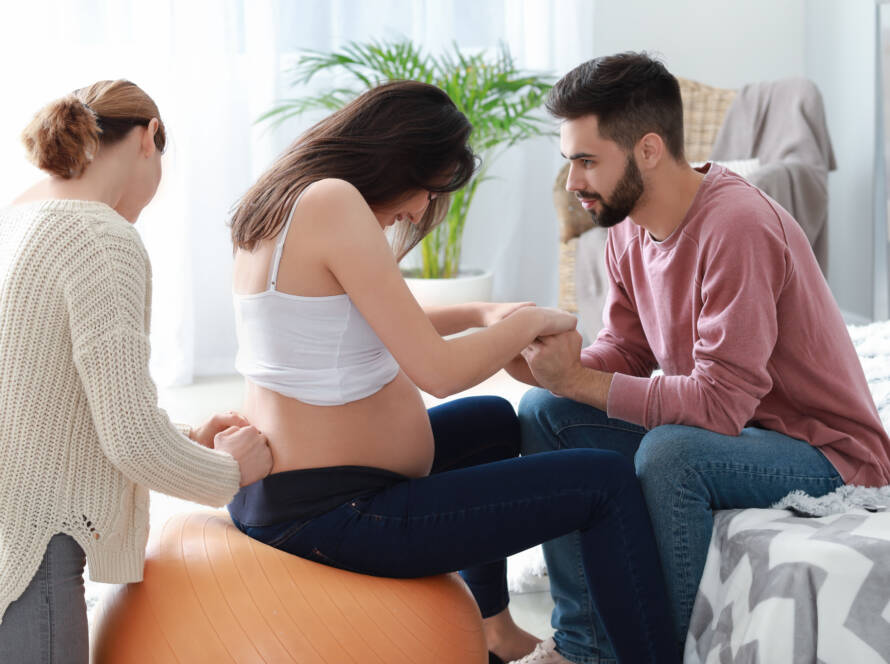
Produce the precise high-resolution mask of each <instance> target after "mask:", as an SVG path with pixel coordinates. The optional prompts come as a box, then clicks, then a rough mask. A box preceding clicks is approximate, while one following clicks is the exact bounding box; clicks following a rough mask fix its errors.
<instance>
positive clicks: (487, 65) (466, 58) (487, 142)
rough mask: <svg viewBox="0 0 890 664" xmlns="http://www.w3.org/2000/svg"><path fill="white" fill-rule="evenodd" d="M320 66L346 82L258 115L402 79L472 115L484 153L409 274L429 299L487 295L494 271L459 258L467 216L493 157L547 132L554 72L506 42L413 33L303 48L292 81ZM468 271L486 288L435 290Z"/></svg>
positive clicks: (270, 117)
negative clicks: (524, 60) (474, 47)
mask: <svg viewBox="0 0 890 664" xmlns="http://www.w3.org/2000/svg"><path fill="white" fill-rule="evenodd" d="M321 72H330V73H332V74H340V75H341V76H340V78H338V79H337V80H338V81H342V80H346V81H347V83H346V85H345V86H336V87H334V86H332V87H331V88H330V89H328V90H325V91H323V92H320V93H317V94H313V95H306V96H300V97H295V98H291V99H285V100H282V101H281V102H279V103H278V104H277V105H276V106H275V107H274V108H272V109H271V110H269V111H268V112H267V113H265V114H264V115H262V116H261V117H260V118H259V120H258V121H260V122H262V121H271V122H273V123H276V124H277V123H281V122H283V121H285V120H287V119H288V118H291V117H294V116H297V115H300V114H302V113H305V112H307V111H311V110H319V109H322V110H329V111H333V110H336V109H339V108H340V107H342V106H343V105H344V104H346V103H347V102H348V101H350V100H352V99H353V98H354V97H356V96H357V95H358V94H360V92H362V91H364V90H366V89H368V88H371V87H374V86H376V85H378V84H380V83H382V82H385V81H389V80H397V79H411V80H417V81H423V82H425V83H430V84H433V85H436V86H438V87H439V88H441V89H442V90H444V91H445V92H446V93H448V95H449V96H450V97H451V99H452V100H453V101H454V103H455V104H456V105H457V107H458V108H459V109H460V110H461V111H462V112H463V113H464V115H466V116H467V119H468V120H469V121H470V123H471V124H472V125H473V133H472V136H471V137H470V143H471V145H472V147H473V150H474V151H475V152H476V153H477V154H478V155H479V156H480V157H481V160H482V161H481V166H480V168H479V170H478V171H477V172H476V174H475V175H474V177H473V178H472V179H471V180H470V182H469V183H468V184H467V185H466V186H465V187H464V188H463V189H461V190H459V191H456V192H454V194H453V195H452V199H451V206H450V208H449V210H448V213H447V215H446V217H445V220H444V221H443V222H442V223H441V224H440V225H439V226H438V227H437V228H436V229H435V230H434V231H433V232H432V233H430V234H429V235H428V236H427V237H426V238H424V240H423V241H422V242H421V244H420V258H421V265H420V267H419V268H417V269H414V270H405V276H406V277H407V278H408V281H409V285H410V286H411V287H412V290H413V291H414V293H415V295H416V296H417V297H418V299H419V300H421V302H422V303H424V304H446V303H452V302H454V301H466V300H468V299H469V300H476V299H490V295H491V273H482V274H480V272H482V271H472V270H468V269H464V268H462V267H461V265H460V254H461V243H462V239H463V230H464V224H465V223H466V219H467V214H468V212H469V210H470V205H471V204H472V202H473V198H474V197H475V195H476V191H477V189H478V187H479V185H480V184H481V183H482V182H484V181H485V180H487V179H488V176H487V172H488V168H489V166H490V165H491V164H492V162H493V161H495V160H496V159H497V157H498V156H499V155H500V154H501V153H502V152H503V151H504V150H506V149H507V148H509V147H510V146H511V145H514V144H516V143H518V142H520V141H523V140H525V139H528V138H531V137H534V136H539V135H541V134H544V133H547V132H548V129H547V124H546V122H545V120H544V118H542V117H541V115H540V114H539V113H538V109H539V107H540V106H541V105H542V104H543V102H544V98H545V96H546V94H547V92H548V91H549V90H550V88H551V83H550V77H548V76H545V75H539V74H534V73H529V72H523V71H520V70H518V69H517V68H516V66H515V63H514V60H513V58H512V56H511V55H510V52H509V50H508V48H507V47H506V46H505V45H501V46H500V47H499V48H498V49H497V52H496V53H494V54H493V55H488V54H486V53H474V54H468V53H465V52H462V51H461V50H460V49H459V48H458V47H457V45H454V46H453V47H452V48H451V50H449V51H446V52H444V53H442V54H441V55H439V56H437V57H434V56H431V55H429V54H426V53H424V52H423V51H422V50H421V49H420V48H418V47H417V46H416V45H414V44H413V43H411V42H410V41H397V42H369V43H359V42H350V43H349V44H347V45H346V46H344V47H343V48H342V49H340V50H338V51H334V52H330V53H328V52H320V51H306V52H305V53H304V54H303V55H302V56H301V57H300V58H299V60H298V61H297V63H296V65H295V66H294V68H293V70H292V74H293V79H292V80H293V83H292V85H293V86H294V87H301V86H305V85H306V84H308V83H309V81H311V80H312V79H313V78H314V77H315V76H316V75H317V74H319V73H321ZM474 272H475V274H474ZM463 276H467V277H468V279H466V280H462V281H463V284H466V285H470V286H474V287H477V288H478V287H479V286H480V285H481V288H482V291H483V292H482V293H480V292H478V290H477V291H475V292H474V291H473V290H467V286H466V285H463V288H462V290H463V292H462V293H459V294H445V295H442V294H441V293H440V292H437V291H439V290H440V289H441V288H442V286H443V285H445V284H447V283H449V282H454V280H455V278H457V277H463ZM454 285H457V284H454ZM458 290H461V287H458ZM485 290H487V294H486V293H485V292H484V291H485Z"/></svg>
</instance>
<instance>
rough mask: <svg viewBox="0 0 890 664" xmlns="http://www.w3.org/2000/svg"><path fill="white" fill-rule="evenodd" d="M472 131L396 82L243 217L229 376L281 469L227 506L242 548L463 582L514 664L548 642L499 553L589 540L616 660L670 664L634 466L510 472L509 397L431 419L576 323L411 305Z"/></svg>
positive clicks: (567, 457) (515, 462)
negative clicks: (413, 274) (566, 539)
mask: <svg viewBox="0 0 890 664" xmlns="http://www.w3.org/2000/svg"><path fill="white" fill-rule="evenodd" d="M471 130H472V127H471V126H470V124H469V123H468V121H467V120H466V118H465V117H464V115H463V114H462V113H460V112H459V111H458V109H457V108H456V107H455V106H454V104H453V103H452V102H451V100H450V99H449V98H448V96H447V95H446V94H445V93H444V92H442V91H441V90H439V89H438V88H436V87H434V86H430V85H426V84H423V83H418V82H412V81H399V82H392V83H387V84H384V85H381V86H379V87H377V88H374V89H372V90H370V91H368V92H366V93H365V94H363V95H361V96H360V97H359V98H357V99H356V100H355V101H354V102H352V103H351V104H349V105H347V106H346V107H345V108H343V109H342V110H340V111H338V112H336V113H334V114H333V115H331V116H329V117H328V118H326V119H324V120H322V121H321V122H320V123H318V124H317V125H315V126H314V127H312V128H311V129H309V130H308V131H307V132H306V133H305V134H304V135H302V136H301V137H299V138H298V139H297V140H296V141H295V143H294V144H293V145H292V146H291V147H290V148H289V149H288V150H287V151H286V152H285V153H284V154H283V155H282V156H281V157H280V158H279V159H278V161H277V162H276V163H274V164H273V165H272V167H271V168H270V169H269V170H268V172H266V173H265V174H264V175H263V176H262V177H261V178H260V180H259V181H258V182H257V183H256V185H255V186H254V187H253V188H252V189H250V190H249V191H248V192H247V194H246V195H245V196H244V198H243V199H242V200H241V202H240V203H239V205H238V206H237V208H236V210H235V213H234V216H233V219H232V238H233V242H234V249H235V265H234V291H235V295H234V304H235V315H236V322H237V331H238V339H239V354H238V360H237V368H238V370H239V371H240V372H241V373H242V374H243V375H244V376H245V378H246V379H247V397H246V406H245V408H246V411H245V414H246V415H247V417H248V418H249V419H250V421H251V422H252V423H254V424H255V425H256V426H257V427H258V428H259V429H260V430H261V431H263V432H264V434H266V435H267V436H268V438H269V444H270V447H271V449H272V455H273V459H274V462H273V468H272V474H271V475H270V476H269V477H267V478H265V479H264V480H261V481H258V482H256V483H255V484H253V485H251V486H248V487H244V488H243V489H242V490H241V491H240V492H239V494H238V495H237V496H236V497H235V499H234V500H233V502H232V503H231V504H230V505H229V511H230V513H231V515H232V517H233V520H234V521H235V524H236V525H237V526H238V527H239V528H240V529H241V530H243V531H244V532H246V533H247V534H248V535H250V536H252V537H255V538H257V539H259V540H261V541H263V542H265V543H267V544H270V545H271V546H274V547H277V548H279V549H282V550H285V551H289V552H291V553H294V554H296V555H299V556H302V557H305V558H308V559H310V560H314V561H317V562H320V563H323V564H326V565H332V566H335V567H339V568H342V569H348V570H353V571H357V572H362V573H366V574H374V575H379V576H392V577H418V576H426V575H431V574H438V573H442V572H450V571H455V570H462V574H463V577H464V579H465V580H466V581H467V583H468V585H469V587H470V589H471V590H472V592H473V594H474V596H475V598H476V601H477V602H478V604H479V608H480V610H481V613H482V616H483V618H484V628H485V634H486V638H487V640H488V644H489V649H490V650H491V651H492V652H493V653H494V655H493V658H494V657H495V656H496V657H499V658H501V659H503V660H512V659H516V658H519V657H522V656H524V655H526V654H527V653H529V652H530V651H531V650H533V649H534V647H535V644H536V641H537V640H536V639H535V638H534V637H532V636H531V635H529V634H527V633H526V632H524V631H523V630H521V629H520V628H519V627H517V626H516V625H515V623H514V622H513V621H512V619H511V618H510V613H509V610H508V608H507V604H508V594H507V586H506V564H505V556H507V555H510V554H513V553H516V552H518V551H521V550H523V549H526V548H528V547H531V546H533V545H535V544H538V543H540V542H543V541H545V540H549V539H552V538H554V537H557V536H560V535H563V534H566V533H570V532H573V531H578V533H579V536H580V539H581V542H582V549H583V551H584V553H583V559H582V560H581V561H579V564H580V565H582V566H583V569H584V571H585V574H586V579H587V583H588V585H589V588H590V592H591V593H593V595H594V596H595V597H596V600H597V606H599V607H601V608H602V612H603V614H604V615H603V619H604V622H605V623H606V625H607V629H608V630H609V634H610V636H611V637H612V640H613V642H614V643H615V644H616V651H617V652H618V653H619V657H620V658H621V661H622V662H634V663H642V662H674V661H677V659H678V657H677V653H676V652H675V650H676V646H675V645H674V644H673V643H672V639H671V635H670V630H669V629H668V626H669V624H670V622H669V620H668V617H667V616H668V613H667V606H666V599H665V592H664V587H663V581H662V578H661V572H660V569H661V568H660V566H659V563H658V559H657V557H656V553H655V551H656V549H655V544H654V542H653V539H652V534H651V532H650V524H649V520H648V516H647V513H646V509H645V506H644V504H643V499H642V496H641V494H640V489H639V487H638V485H637V482H636V479H635V476H634V472H633V468H632V467H631V466H630V464H629V462H627V461H625V460H624V459H623V458H622V457H621V456H619V455H618V454H615V453H610V452H604V451H598V450H597V451H595V450H573V451H561V452H559V453H552V454H538V455H535V456H533V457H529V458H517V455H518V449H519V426H518V421H517V418H516V415H515V413H514V411H513V408H512V406H511V405H510V404H509V403H508V402H506V401H504V400H503V399H500V398H497V397H477V398H468V399H460V400H456V401H452V402H450V403H446V404H445V405H442V406H439V407H436V408H433V409H431V410H429V411H427V409H426V408H425V407H424V404H423V401H422V399H421V395H420V390H419V389H418V388H420V389H423V390H425V391H426V392H429V393H431V394H434V395H436V396H438V397H446V396H448V395H451V394H454V393H456V392H459V391H461V390H464V389H466V388H468V387H470V386H472V385H475V384H477V383H479V382H481V381H483V380H485V379H486V378H488V377H489V376H491V375H492V374H494V373H495V372H496V371H498V370H499V369H501V368H502V367H503V366H504V365H505V364H506V363H507V362H509V361H510V360H511V359H512V358H514V357H515V356H516V355H517V354H519V352H520V351H521V350H522V349H523V348H524V347H525V346H527V345H528V344H529V343H531V342H532V341H533V340H534V339H535V338H537V337H540V336H544V335H549V334H557V333H560V332H564V331H567V330H570V329H573V328H574V327H575V323H576V321H575V319H574V317H572V316H570V315H569V314H566V313H564V312H560V311H557V310H552V309H546V308H539V307H535V306H527V305H528V303H521V304H500V305H498V304H468V305H464V306H456V307H444V308H438V309H435V310H427V311H424V310H423V309H422V308H421V307H420V306H419V305H418V303H417V302H416V301H415V300H414V298H413V297H412V295H411V293H410V291H409V290H408V287H407V285H406V284H405V281H404V279H403V278H402V275H401V273H400V271H399V267H398V260H399V259H401V258H402V257H403V256H404V255H405V254H406V252H407V251H408V250H410V248H411V247H412V246H414V245H415V244H416V243H417V242H418V241H419V240H420V239H421V238H422V237H423V236H424V235H425V234H427V233H428V232H429V231H430V230H431V229H432V228H433V227H434V226H435V225H436V224H437V223H438V222H439V221H440V220H441V219H442V217H443V215H444V213H445V211H446V210H447V207H448V201H449V192H452V191H455V190H457V189H459V188H460V187H462V186H463V185H464V184H465V183H466V182H467V181H468V179H469V178H470V176H471V174H472V172H473V169H474V167H475V157H474V155H473V154H472V152H471V150H470V149H469V147H468V144H467V139H468V137H469V135H470V132H471ZM393 231H394V232H393ZM388 232H389V233H392V237H391V239H392V243H393V244H394V246H393V244H391V243H390V242H389V241H388V238H387V235H388ZM475 327H484V329H482V330H479V331H475V332H472V333H470V334H466V335H463V336H458V337H454V338H449V339H445V338H443V336H444V335H450V334H452V333H454V332H458V331H461V330H465V329H467V328H475Z"/></svg>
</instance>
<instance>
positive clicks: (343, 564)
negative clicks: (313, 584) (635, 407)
mask: <svg viewBox="0 0 890 664" xmlns="http://www.w3.org/2000/svg"><path fill="white" fill-rule="evenodd" d="M429 416H430V423H431V425H432V430H433V435H434V437H435V443H436V454H435V460H434V464H433V469H432V473H431V474H430V475H429V476H427V477H423V478H419V479H406V480H404V481H401V482H398V483H396V484H395V485H393V486H391V487H389V488H386V489H383V490H381V491H379V492H377V493H374V494H373V495H366V496H363V497H361V498H357V499H354V500H350V501H348V502H346V503H345V504H343V505H341V506H339V507H336V508H334V509H332V510H330V511H329V512H326V513H324V514H322V515H320V516H316V517H314V518H312V519H309V520H306V521H297V522H286V523H277V524H270V525H266V526H259V527H245V526H242V525H241V524H238V523H237V522H236V525H237V526H238V527H239V528H241V529H242V530H243V531H244V532H245V533H247V534H248V535H250V536H251V537H254V538H256V539H258V540H260V541H262V542H265V543H266V544H269V545H271V546H274V547H276V548H278V549H281V550H284V551H288V552H290V553H294V554H296V555H298V556H301V557H303V558H307V559H310V560H314V561H316V562H320V563H324V564H326V565H331V566H334V567H339V568H342V569H347V570H352V571H355V572H361V573H364V574H373V575H376V576H388V577H420V576H429V575H433V574H441V573H444V572H452V571H456V570H462V575H463V577H464V579H465V580H466V582H467V584H468V585H469V587H470V589H471V591H472V592H473V595H474V596H475V598H476V601H477V602H478V604H479V607H480V610H481V612H482V615H483V616H484V617H488V616H492V615H494V614H496V613H498V612H500V611H502V610H503V609H504V608H506V606H507V603H508V599H509V598H508V594H507V581H506V561H505V557H506V556H508V555H511V554H514V553H517V552H519V551H522V550H524V549H527V548H529V547H531V546H534V545H536V544H540V543H541V542H544V541H547V540H550V539H553V538H554V537H559V536H561V535H565V534H567V533H570V532H575V531H577V532H579V534H580V541H581V549H580V555H579V559H578V561H577V566H578V571H579V573H581V574H583V575H584V577H585V579H586V582H587V591H588V592H589V593H590V594H591V595H592V596H593V597H594V598H596V604H597V606H598V607H599V609H600V615H601V617H602V620H603V623H604V624H605V628H606V630H607V632H608V634H609V637H610V639H611V641H612V643H613V645H614V647H615V652H616V653H617V655H618V657H619V659H620V660H621V661H622V662H628V663H631V662H632V663H634V664H637V663H643V662H678V661H679V652H678V649H677V644H676V641H675V640H674V639H673V638H672V633H671V628H670V625H671V623H670V618H669V613H668V605H667V597H666V593H665V588H664V580H663V578H662V574H661V567H660V565H659V562H658V557H657V553H656V547H655V541H654V539H653V536H652V530H651V525H650V523H649V516H648V514H647V512H646V506H645V503H644V501H643V496H642V493H641V491H640V487H639V484H638V483H637V480H636V477H635V475H634V469H633V465H632V464H631V463H630V461H628V460H627V459H626V458H624V457H623V456H622V455H620V454H617V453H615V452H608V451H602V450H572V451H560V452H554V453H550V454H537V455H534V456H532V457H526V458H517V455H518V453H519V442H520V434H519V423H518V420H517V417H516V414H515V412H514V410H513V407H512V406H511V405H510V404H509V402H507V401H505V400H503V399H500V398H497V397H475V398H467V399H460V400H456V401H452V402H450V403H446V404H444V405H441V406H438V407H436V408H433V409H431V410H430V411H429Z"/></svg>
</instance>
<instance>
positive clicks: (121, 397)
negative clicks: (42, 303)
mask: <svg viewBox="0 0 890 664" xmlns="http://www.w3.org/2000/svg"><path fill="white" fill-rule="evenodd" d="M79 240H80V241H79V242H77V243H76V244H78V245H79V246H77V251H76V252H72V253H73V258H72V260H71V261H70V263H69V266H68V270H67V274H66V275H65V276H64V282H63V292H64V297H65V300H66V305H67V309H68V317H69V327H70V333H71V344H72V351H73V357H74V364H75V366H76V369H77V372H78V375H79V377H80V380H81V383H82V385H83V391H84V394H85V395H86V399H87V402H88V405H89V408H90V411H91V414H92V418H93V423H94V426H95V428H96V433H97V435H98V438H99V444H100V445H101V447H102V450H103V452H104V453H105V455H106V456H107V457H108V459H109V461H110V462H111V463H112V464H113V465H114V466H115V467H116V468H117V469H118V470H120V472H121V473H123V474H124V475H125V476H126V477H127V478H129V479H130V480H131V481H133V482H135V483H137V484H140V485H142V486H145V487H148V488H150V489H153V490H155V491H160V492H162V493H166V494H169V495H172V496H177V497H179V498H184V499H186V500H192V501H195V502H199V503H202V504H205V505H212V506H220V505H224V504H226V503H227V502H229V501H230V500H231V498H232V497H233V496H234V494H235V492H236V491H237V490H238V485H239V480H240V470H239V467H238V463H237V462H236V461H235V460H234V459H233V458H232V457H231V456H230V455H228V454H226V453H223V452H218V451H215V450H210V449H207V448H205V447H203V446H201V445H198V444H196V443H194V442H192V441H191V440H189V439H188V438H186V437H184V436H183V435H182V434H181V433H180V432H179V431H177V429H176V427H175V426H174V425H173V423H172V422H170V420H169V418H168V417H167V416H166V414H165V413H164V411H162V410H161V409H160V408H158V405H157V390H156V388H155V385H154V382H153V381H152V379H151V376H150V374H149V371H148V360H149V353H150V350H149V341H148V330H149V318H150V302H149V301H148V298H149V297H150V285H149V279H150V268H149V264H148V256H147V254H146V252H145V250H144V248H143V246H142V243H141V241H140V239H139V236H138V235H137V234H136V231H135V230H134V229H133V228H132V227H130V226H129V224H125V222H123V220H118V221H116V222H114V223H112V222H109V223H107V224H105V225H104V226H102V225H96V224H94V225H86V226H85V227H84V230H83V233H82V234H81V237H80V238H79Z"/></svg>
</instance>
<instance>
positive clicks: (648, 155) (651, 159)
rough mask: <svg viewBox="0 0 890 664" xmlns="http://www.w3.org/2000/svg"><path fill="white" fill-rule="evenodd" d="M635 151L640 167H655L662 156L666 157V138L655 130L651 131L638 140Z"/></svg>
mask: <svg viewBox="0 0 890 664" xmlns="http://www.w3.org/2000/svg"><path fill="white" fill-rule="evenodd" d="M635 152H636V157H637V164H638V165H639V167H640V168H642V169H650V168H654V167H655V166H657V165H658V163H659V162H660V161H661V159H662V157H664V154H665V145H664V139H663V138H662V137H661V136H659V135H658V134H656V133H655V132H654V131H650V132H649V133H648V134H646V135H644V136H643V137H642V138H641V139H640V140H639V141H637V146H636V149H635Z"/></svg>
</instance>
